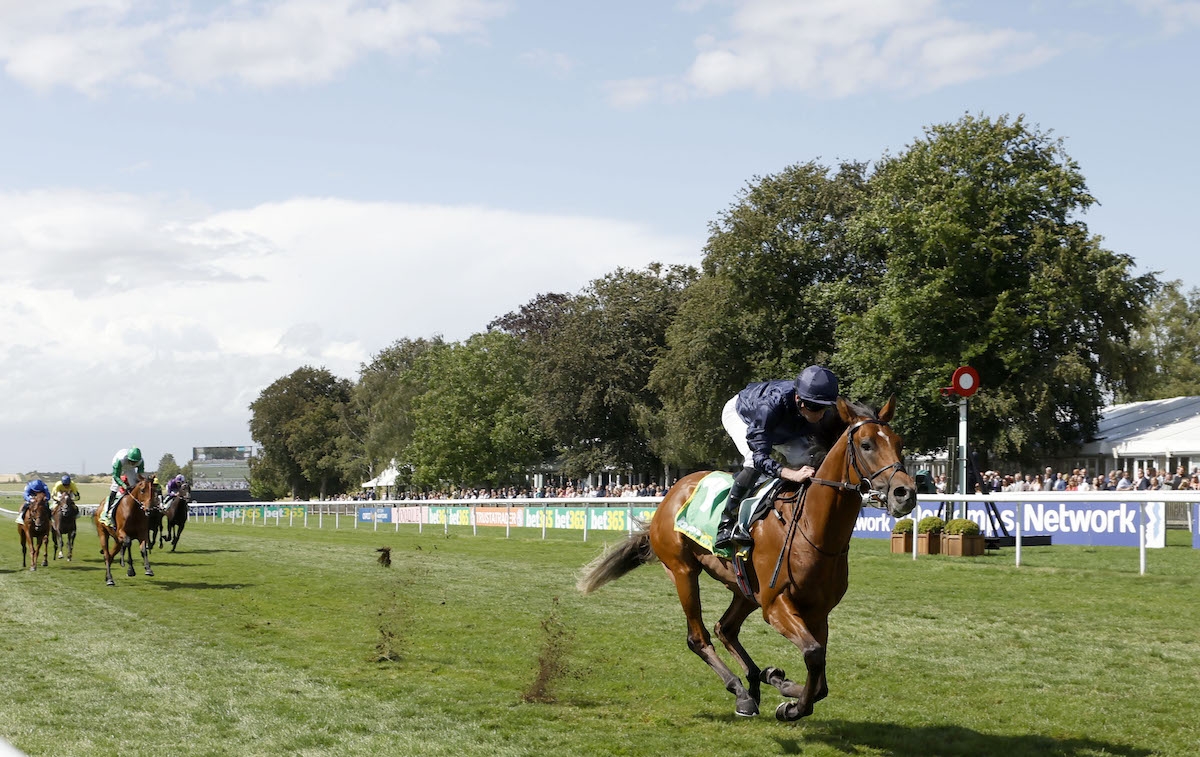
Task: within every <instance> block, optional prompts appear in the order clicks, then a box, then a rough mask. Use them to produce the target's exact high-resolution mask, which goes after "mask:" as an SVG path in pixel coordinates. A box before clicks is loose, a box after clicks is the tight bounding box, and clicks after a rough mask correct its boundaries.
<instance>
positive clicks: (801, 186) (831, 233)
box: [650, 162, 877, 465]
mask: <svg viewBox="0 0 1200 757" xmlns="http://www.w3.org/2000/svg"><path fill="white" fill-rule="evenodd" d="M864 182H865V167H864V166H863V165H862V164H858V163H843V164H841V165H840V166H838V168H837V169H836V171H835V170H831V169H830V168H828V167H826V166H823V165H820V164H818V163H815V162H809V163H802V164H798V165H793V166H789V167H787V168H785V169H784V170H783V171H780V172H779V173H777V174H771V175H769V176H765V177H755V179H754V180H753V181H752V182H751V183H750V184H749V185H748V186H747V187H746V188H745V189H744V190H743V191H742V193H741V194H740V195H739V197H738V199H737V201H735V202H734V203H733V205H731V206H730V207H729V208H728V209H727V210H726V211H725V212H723V213H722V214H721V216H720V217H719V218H718V219H717V221H716V222H714V223H713V224H712V225H711V227H710V229H709V238H708V243H707V244H706V245H705V248H704V262H703V273H704V275H703V277H702V278H701V279H700V280H699V281H698V282H696V283H695V284H693V285H692V286H690V287H688V289H687V291H686V292H685V293H684V295H683V298H682V303H681V304H680V306H679V312H678V314H677V315H676V316H675V318H674V319H673V321H672V323H671V325H670V327H669V328H668V330H667V334H666V344H667V349H666V351H665V354H664V355H663V357H662V359H661V360H660V361H659V362H658V363H657V365H656V366H655V367H654V369H653V372H652V375H651V379H650V385H651V386H652V387H653V389H654V391H655V392H656V393H657V394H658V395H659V397H661V398H662V405H663V411H662V413H661V414H660V416H659V426H658V428H659V437H658V442H657V445H656V449H657V451H658V453H659V454H660V455H661V456H663V457H664V458H665V459H667V460H668V461H670V462H674V463H678V464H681V465H689V464H693V463H699V462H711V461H717V460H719V459H721V458H724V457H728V456H729V455H730V454H732V452H733V448H732V446H731V445H730V444H729V441H728V439H726V438H725V435H724V432H723V431H722V429H721V423H720V414H721V407H722V406H723V405H724V404H725V402H726V401H727V400H728V399H729V398H730V397H731V396H733V394H734V393H735V392H736V391H738V390H739V389H741V388H743V387H744V386H746V384H748V383H751V382H753V381H764V380H767V379H774V378H783V377H786V376H792V375H795V374H796V373H798V372H799V371H800V370H801V369H802V368H803V367H804V366H806V365H809V364H812V363H823V362H826V361H827V360H828V359H829V356H830V355H831V354H832V352H833V349H834V333H835V329H836V325H837V316H838V314H839V313H841V312H844V311H847V310H851V311H852V310H856V309H861V308H862V307H863V306H864V305H863V302H862V301H863V300H864V299H865V298H866V297H867V295H868V292H867V291H866V290H865V289H864V288H863V287H862V284H863V282H865V281H866V280H867V278H868V274H869V272H870V270H871V268H872V266H874V265H877V263H876V261H875V260H874V259H873V258H869V259H864V257H863V250H862V249H861V248H860V247H858V246H856V245H854V244H852V241H851V240H849V239H848V238H847V221H848V219H849V218H850V217H851V216H852V215H853V214H854V213H855V212H856V210H857V208H858V206H859V204H860V203H861V202H862V197H863V190H864Z"/></svg>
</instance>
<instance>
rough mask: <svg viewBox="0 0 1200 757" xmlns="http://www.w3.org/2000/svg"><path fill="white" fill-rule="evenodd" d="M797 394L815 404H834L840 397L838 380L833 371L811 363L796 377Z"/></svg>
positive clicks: (803, 400) (806, 401) (801, 399)
mask: <svg viewBox="0 0 1200 757" xmlns="http://www.w3.org/2000/svg"><path fill="white" fill-rule="evenodd" d="M795 386H796V396H798V397H799V398H800V401H801V402H805V403H811V404H813V405H832V404H833V403H835V402H837V398H838V380H837V376H835V375H833V371H831V370H829V369H828V368H823V367H821V366H819V365H810V366H808V367H807V368H805V369H804V370H802V371H800V375H799V376H797V377H796V384H795Z"/></svg>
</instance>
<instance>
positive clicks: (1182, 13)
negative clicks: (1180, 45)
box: [1129, 0, 1200, 34]
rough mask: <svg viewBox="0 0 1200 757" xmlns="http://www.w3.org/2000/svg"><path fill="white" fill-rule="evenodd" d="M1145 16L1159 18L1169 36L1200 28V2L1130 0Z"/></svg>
mask: <svg viewBox="0 0 1200 757" xmlns="http://www.w3.org/2000/svg"><path fill="white" fill-rule="evenodd" d="M1129 2H1130V4H1131V5H1133V7H1135V8H1137V9H1138V10H1139V11H1141V12H1142V13H1143V14H1145V15H1147V16H1151V17H1154V18H1157V19H1158V20H1159V22H1160V23H1161V24H1162V27H1163V30H1164V31H1165V32H1167V33H1168V34H1178V33H1180V32H1183V31H1186V30H1188V29H1192V28H1196V27H1200V2H1198V1H1197V0H1129Z"/></svg>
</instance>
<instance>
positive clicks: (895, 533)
mask: <svg viewBox="0 0 1200 757" xmlns="http://www.w3.org/2000/svg"><path fill="white" fill-rule="evenodd" d="M912 530H913V522H912V519H911V518H904V519H903V520H898V521H896V525H894V526H892V554H896V555H900V554H908V553H909V552H912V538H913V535H912Z"/></svg>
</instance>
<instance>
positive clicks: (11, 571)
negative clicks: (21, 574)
mask: <svg viewBox="0 0 1200 757" xmlns="http://www.w3.org/2000/svg"><path fill="white" fill-rule="evenodd" d="M16 572H17V571H16V569H13V570H9V569H8V568H0V573H16Z"/></svg>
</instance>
